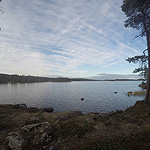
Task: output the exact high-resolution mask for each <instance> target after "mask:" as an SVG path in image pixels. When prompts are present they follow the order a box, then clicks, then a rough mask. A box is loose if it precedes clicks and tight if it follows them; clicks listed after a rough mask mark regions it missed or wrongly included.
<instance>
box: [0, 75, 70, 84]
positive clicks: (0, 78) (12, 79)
mask: <svg viewBox="0 0 150 150" xmlns="http://www.w3.org/2000/svg"><path fill="white" fill-rule="evenodd" d="M35 82H71V79H69V78H65V77H64V78H63V77H58V78H48V77H38V76H24V75H17V74H13V75H9V74H0V83H1V84H2V83H35Z"/></svg>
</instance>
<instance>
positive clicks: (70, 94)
mask: <svg viewBox="0 0 150 150" xmlns="http://www.w3.org/2000/svg"><path fill="white" fill-rule="evenodd" d="M140 83H141V81H90V82H88V81H87V82H68V83H66V82H65V83H51V82H49V83H30V84H28V83H27V84H1V85H0V103H1V104H17V103H26V104H27V106H36V107H49V106H52V107H53V108H54V110H55V111H56V112H59V111H70V110H71V111H73V110H81V111H82V112H83V113H89V112H99V113H102V112H103V113H105V112H110V111H112V110H117V109H119V110H120V109H122V110H125V109H126V108H128V107H129V106H132V105H134V104H135V102H136V101H137V100H141V99H143V97H133V96H130V97H128V96H127V94H126V93H127V92H129V91H136V90H141V88H140V87H138V85H139V84H140ZM114 92H117V94H115V93H114ZM82 97H83V98H84V101H81V98H82Z"/></svg>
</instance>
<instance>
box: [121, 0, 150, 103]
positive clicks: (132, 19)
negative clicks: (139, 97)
mask: <svg viewBox="0 0 150 150" xmlns="http://www.w3.org/2000/svg"><path fill="white" fill-rule="evenodd" d="M121 8H122V11H124V13H125V15H126V16H127V18H128V19H127V20H126V21H125V24H124V25H125V27H132V28H135V29H137V30H139V32H140V34H139V36H146V41H147V49H146V50H147V51H148V78H147V94H146V102H147V103H148V104H150V0H123V4H122V6H121ZM144 52H145V50H144Z"/></svg>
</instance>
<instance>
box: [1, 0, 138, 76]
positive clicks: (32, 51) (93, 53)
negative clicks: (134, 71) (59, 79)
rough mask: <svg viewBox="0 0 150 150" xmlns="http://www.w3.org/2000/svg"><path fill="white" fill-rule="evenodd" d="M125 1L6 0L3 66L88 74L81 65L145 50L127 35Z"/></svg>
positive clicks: (23, 71) (35, 71)
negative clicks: (132, 44) (122, 9)
mask: <svg viewBox="0 0 150 150" xmlns="http://www.w3.org/2000/svg"><path fill="white" fill-rule="evenodd" d="M121 3H122V1H121V0H119V1H117V2H116V1H110V0H105V1H98V0H93V1H90V0H88V1H87V0H77V1H73V0H63V1H60V0H50V1H46V0H32V1H29V0H26V1H25V0H22V1H19V0H16V1H15V2H14V1H11V0H5V1H4V2H3V3H2V5H3V8H4V12H5V14H4V15H1V18H0V22H1V27H2V31H1V33H0V34H1V36H0V41H1V45H0V54H1V55H0V61H1V62H2V63H1V64H0V71H3V72H6V73H20V74H31V75H56V74H60V75H64V76H74V75H81V76H86V75H85V74H88V69H87V70H81V69H80V66H83V65H92V66H93V68H94V67H95V66H100V67H102V66H105V67H106V66H110V65H112V64H113V65H114V64H117V63H120V62H123V61H125V58H127V57H130V56H133V55H138V54H140V52H139V50H140V49H139V48H137V47H133V46H132V47H131V44H130V43H129V42H128V41H127V40H126V41H125V40H124V36H125V35H126V34H128V35H129V37H131V35H130V29H129V30H128V29H124V27H123V21H124V20H125V16H124V14H123V13H122V12H121V10H120V5H121Z"/></svg>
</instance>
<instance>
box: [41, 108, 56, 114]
mask: <svg viewBox="0 0 150 150" xmlns="http://www.w3.org/2000/svg"><path fill="white" fill-rule="evenodd" d="M53 111H54V109H53V107H46V108H43V112H49V113H51V112H53Z"/></svg>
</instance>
